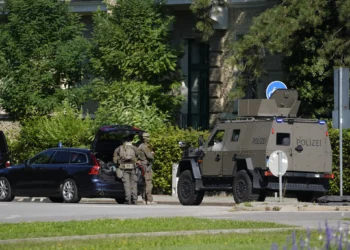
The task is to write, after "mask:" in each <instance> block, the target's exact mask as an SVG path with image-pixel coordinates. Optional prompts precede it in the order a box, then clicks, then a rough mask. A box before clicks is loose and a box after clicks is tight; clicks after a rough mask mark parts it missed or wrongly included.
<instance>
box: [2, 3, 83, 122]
mask: <svg viewBox="0 0 350 250" xmlns="http://www.w3.org/2000/svg"><path fill="white" fill-rule="evenodd" d="M3 11H4V12H7V14H6V15H3V16H1V18H2V20H1V22H0V68H1V70H0V83H1V92H0V97H1V106H2V107H3V108H4V109H5V110H6V111H7V112H8V113H9V115H10V116H11V117H12V118H13V119H21V118H23V117H28V116H37V115H45V114H48V113H49V112H51V111H52V110H53V108H54V107H55V106H57V105H58V104H60V103H61V101H62V100H63V99H64V97H65V93H64V90H62V89H61V86H62V85H66V86H68V87H72V86H75V85H76V84H78V83H80V82H81V80H82V79H83V76H84V74H85V70H86V68H87V61H88V50H89V42H88V41H87V40H86V39H84V38H83V37H82V31H83V24H82V23H80V21H79V17H78V15H77V14H73V13H71V12H69V9H68V2H65V1H57V0H5V3H4V10H3ZM33 17H35V18H33Z"/></svg>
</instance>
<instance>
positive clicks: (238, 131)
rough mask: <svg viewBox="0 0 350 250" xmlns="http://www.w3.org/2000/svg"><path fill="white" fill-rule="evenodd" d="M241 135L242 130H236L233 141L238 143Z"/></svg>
mask: <svg viewBox="0 0 350 250" xmlns="http://www.w3.org/2000/svg"><path fill="white" fill-rule="evenodd" d="M240 133H241V130H240V129H234V130H233V133H232V138H231V141H238V139H239V134H240Z"/></svg>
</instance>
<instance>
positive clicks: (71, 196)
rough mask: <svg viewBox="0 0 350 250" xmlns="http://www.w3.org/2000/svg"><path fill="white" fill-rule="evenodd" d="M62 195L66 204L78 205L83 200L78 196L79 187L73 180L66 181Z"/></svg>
mask: <svg viewBox="0 0 350 250" xmlns="http://www.w3.org/2000/svg"><path fill="white" fill-rule="evenodd" d="M61 195H62V199H63V201H64V202H65V203H78V202H79V201H80V199H81V198H80V197H79V195H78V188H77V185H76V184H75V182H74V181H73V180H72V179H66V180H65V181H64V182H63V185H62V190H61Z"/></svg>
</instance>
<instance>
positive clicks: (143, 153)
mask: <svg viewBox="0 0 350 250" xmlns="http://www.w3.org/2000/svg"><path fill="white" fill-rule="evenodd" d="M142 137H143V140H144V142H143V143H141V145H140V146H139V152H140V156H139V159H140V163H141V166H142V167H143V169H144V171H145V193H144V194H143V195H142V199H143V201H144V203H145V204H155V202H154V201H153V196H152V188H153V184H152V176H153V171H152V164H153V160H154V156H153V152H152V151H151V150H150V149H149V147H148V141H149V134H148V133H143V135H142Z"/></svg>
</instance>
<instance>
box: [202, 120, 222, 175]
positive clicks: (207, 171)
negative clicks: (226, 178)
mask: <svg viewBox="0 0 350 250" xmlns="http://www.w3.org/2000/svg"><path fill="white" fill-rule="evenodd" d="M226 135H227V133H226V130H225V127H224V124H219V125H218V126H217V129H216V131H215V132H214V133H213V134H212V136H211V137H210V138H209V140H208V142H207V144H206V145H205V146H204V152H205V156H204V157H203V163H202V175H203V176H218V175H222V163H223V151H224V150H225V145H224V143H225V141H226V139H225V137H226Z"/></svg>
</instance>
